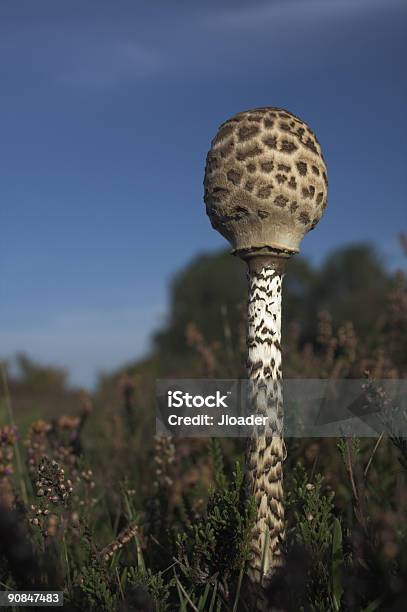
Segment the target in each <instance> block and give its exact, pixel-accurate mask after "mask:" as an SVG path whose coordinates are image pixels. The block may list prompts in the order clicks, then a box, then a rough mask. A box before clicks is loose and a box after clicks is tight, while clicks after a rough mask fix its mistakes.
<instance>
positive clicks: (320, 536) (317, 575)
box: [287, 464, 343, 612]
mask: <svg viewBox="0 0 407 612" xmlns="http://www.w3.org/2000/svg"><path fill="white" fill-rule="evenodd" d="M334 497H335V493H334V492H333V491H327V490H326V489H325V488H324V479H323V476H322V475H321V474H317V475H316V476H315V477H314V478H313V479H312V481H310V477H309V474H308V472H307V471H306V469H305V468H304V466H303V465H302V464H298V465H297V466H295V468H294V470H293V471H292V473H291V475H290V486H289V492H288V496H287V511H288V514H290V513H291V521H290V522H291V529H290V531H289V537H290V544H291V545H292V544H293V543H294V542H296V543H297V544H299V545H300V547H301V549H303V550H304V551H305V552H306V553H307V554H308V555H309V557H310V565H309V582H308V597H309V599H310V600H311V601H313V606H312V609H313V610H321V612H322V611H324V610H327V609H332V610H340V609H341V603H340V602H341V596H342V593H343V587H342V580H341V567H342V565H343V549H342V528H341V523H340V520H339V519H338V518H336V517H335V514H334V503H333V501H334Z"/></svg>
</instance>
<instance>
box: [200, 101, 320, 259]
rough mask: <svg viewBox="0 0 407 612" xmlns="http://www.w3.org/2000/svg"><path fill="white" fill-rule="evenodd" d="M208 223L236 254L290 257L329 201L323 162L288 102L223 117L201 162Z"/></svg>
mask: <svg viewBox="0 0 407 612" xmlns="http://www.w3.org/2000/svg"><path fill="white" fill-rule="evenodd" d="M204 186H205V196H204V200H205V204H206V211H207V214H208V216H209V218H210V220H211V223H212V226H213V227H214V228H215V229H216V230H218V231H219V232H220V233H221V234H222V235H223V236H224V237H225V238H226V239H227V240H229V242H230V243H231V245H232V247H233V249H234V252H235V254H236V255H239V256H241V257H243V258H244V259H249V258H250V257H252V256H254V255H258V256H263V255H267V254H270V255H273V254H276V253H277V254H278V256H280V257H289V256H290V255H291V254H293V253H297V252H298V251H299V246H300V242H301V240H302V238H303V237H304V235H305V234H306V233H307V232H308V231H309V230H311V229H313V228H314V227H315V225H316V224H317V223H318V221H319V220H320V218H321V217H322V214H323V212H324V210H325V207H326V204H327V186H328V179H327V170H326V166H325V162H324V158H323V155H322V152H321V147H320V145H319V142H318V141H317V139H316V137H315V135H314V134H313V132H312V131H311V130H310V128H309V127H308V126H307V124H306V123H304V122H303V121H301V119H298V117H295V115H292V114H291V113H289V112H288V111H286V110H283V109H279V108H273V107H268V108H257V109H254V110H249V111H245V112H242V113H239V114H237V115H235V116H234V117H232V118H231V119H228V121H225V123H223V124H222V125H221V126H220V128H219V131H218V133H217V135H216V137H215V138H214V140H213V141H212V148H211V150H210V151H209V153H208V156H207V160H206V170H205V180H204Z"/></svg>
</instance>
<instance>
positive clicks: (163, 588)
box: [126, 567, 174, 612]
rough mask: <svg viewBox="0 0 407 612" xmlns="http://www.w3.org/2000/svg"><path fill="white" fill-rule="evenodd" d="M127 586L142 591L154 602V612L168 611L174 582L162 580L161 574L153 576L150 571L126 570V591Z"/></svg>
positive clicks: (133, 568)
mask: <svg viewBox="0 0 407 612" xmlns="http://www.w3.org/2000/svg"><path fill="white" fill-rule="evenodd" d="M129 586H133V587H141V588H142V589H144V590H145V591H146V592H147V593H148V594H149V595H150V596H151V598H152V600H153V601H154V605H155V610H156V612H166V610H168V609H169V604H168V599H169V597H170V589H171V587H173V586H174V581H173V580H164V578H163V576H162V573H161V572H158V573H156V574H154V573H153V572H152V571H151V570H150V569H147V570H146V569H140V568H138V567H129V568H126V589H127V587H129Z"/></svg>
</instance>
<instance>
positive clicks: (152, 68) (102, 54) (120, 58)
mask: <svg viewBox="0 0 407 612" xmlns="http://www.w3.org/2000/svg"><path fill="white" fill-rule="evenodd" d="M78 48H79V49H80V50H81V53H80V55H78V54H74V55H73V56H71V57H70V59H69V61H67V62H66V63H67V64H68V66H67V67H66V68H65V69H63V70H62V71H61V72H60V73H59V75H58V80H59V81H60V82H62V83H63V84H65V85H71V86H79V87H84V86H86V87H89V88H102V89H103V88H105V87H111V86H114V85H116V84H117V83H119V82H120V81H121V80H122V79H127V78H132V79H138V78H145V77H147V76H150V75H152V74H155V73H156V72H157V71H158V70H159V69H160V67H161V56H160V53H159V52H158V50H156V49H153V48H150V47H147V46H143V45H141V44H138V43H135V42H132V41H124V42H123V41H116V40H114V41H112V40H107V39H100V40H94V41H93V42H89V41H88V42H86V41H81V42H80V43H79V45H78Z"/></svg>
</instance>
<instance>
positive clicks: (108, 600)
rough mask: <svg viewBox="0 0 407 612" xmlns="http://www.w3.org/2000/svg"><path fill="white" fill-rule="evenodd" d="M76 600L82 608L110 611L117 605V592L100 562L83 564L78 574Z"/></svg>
mask: <svg viewBox="0 0 407 612" xmlns="http://www.w3.org/2000/svg"><path fill="white" fill-rule="evenodd" d="M77 583H78V587H77V590H76V592H75V597H74V600H76V601H77V602H78V603H79V604H80V605H81V606H82V609H85V610H89V611H93V610H95V611H97V610H102V611H103V612H110V611H111V610H115V609H116V607H117V594H116V592H115V589H114V586H113V584H112V583H111V580H109V576H108V574H107V572H106V571H104V570H103V569H102V568H101V567H100V566H99V565H98V564H91V565H89V566H83V567H81V569H80V574H78V575H77Z"/></svg>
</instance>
